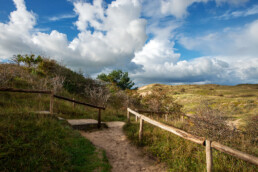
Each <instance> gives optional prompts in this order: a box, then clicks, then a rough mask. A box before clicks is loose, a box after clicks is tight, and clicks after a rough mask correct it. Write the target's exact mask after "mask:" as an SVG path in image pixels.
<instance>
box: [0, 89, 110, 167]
mask: <svg viewBox="0 0 258 172" xmlns="http://www.w3.org/2000/svg"><path fill="white" fill-rule="evenodd" d="M59 103H60V104H59ZM71 107H72V105H71V103H70V104H69V102H59V101H55V111H56V112H57V111H58V110H59V109H58V108H64V110H68V109H72V108H71ZM48 110H49V95H39V94H24V93H0V171H110V170H111V166H110V165H109V163H108V161H107V158H106V156H105V152H103V151H102V150H101V151H99V150H96V148H95V147H94V146H93V145H92V144H91V143H90V142H89V141H88V140H87V139H85V138H83V137H82V136H81V135H80V133H78V132H77V131H75V130H73V129H72V128H71V127H70V126H69V125H68V124H67V123H66V122H65V121H59V120H57V116H58V115H57V114H55V115H46V114H36V113H35V112H37V111H48ZM68 112H69V111H68ZM72 112H74V113H75V114H81V115H82V116H83V115H84V116H85V117H86V116H87V115H89V114H88V112H87V111H82V110H81V111H80V107H77V108H76V109H73V111H72Z"/></svg>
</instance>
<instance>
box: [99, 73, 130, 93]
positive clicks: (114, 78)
mask: <svg viewBox="0 0 258 172" xmlns="http://www.w3.org/2000/svg"><path fill="white" fill-rule="evenodd" d="M97 79H100V80H102V81H105V82H109V83H114V84H115V85H117V86H118V87H120V88H121V89H122V90H125V89H131V88H132V87H133V86H134V82H132V81H131V79H130V78H129V76H128V72H123V71H122V70H113V71H112V72H111V73H109V74H108V75H106V74H104V73H102V74H100V75H98V77H97Z"/></svg>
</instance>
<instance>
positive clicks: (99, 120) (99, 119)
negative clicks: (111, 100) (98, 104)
mask: <svg viewBox="0 0 258 172" xmlns="http://www.w3.org/2000/svg"><path fill="white" fill-rule="evenodd" d="M100 127H101V109H100V108H99V116H98V128H100Z"/></svg>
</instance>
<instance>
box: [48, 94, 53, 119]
mask: <svg viewBox="0 0 258 172" xmlns="http://www.w3.org/2000/svg"><path fill="white" fill-rule="evenodd" d="M49 112H50V114H53V113H54V92H53V91H51V95H50V106H49Z"/></svg>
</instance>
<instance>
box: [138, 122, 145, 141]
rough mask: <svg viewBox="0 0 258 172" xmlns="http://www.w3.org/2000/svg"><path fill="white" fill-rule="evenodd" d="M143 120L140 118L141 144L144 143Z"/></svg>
mask: <svg viewBox="0 0 258 172" xmlns="http://www.w3.org/2000/svg"><path fill="white" fill-rule="evenodd" d="M143 122H144V121H143V119H142V117H140V129H139V140H140V142H141V141H142V136H143Z"/></svg>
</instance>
